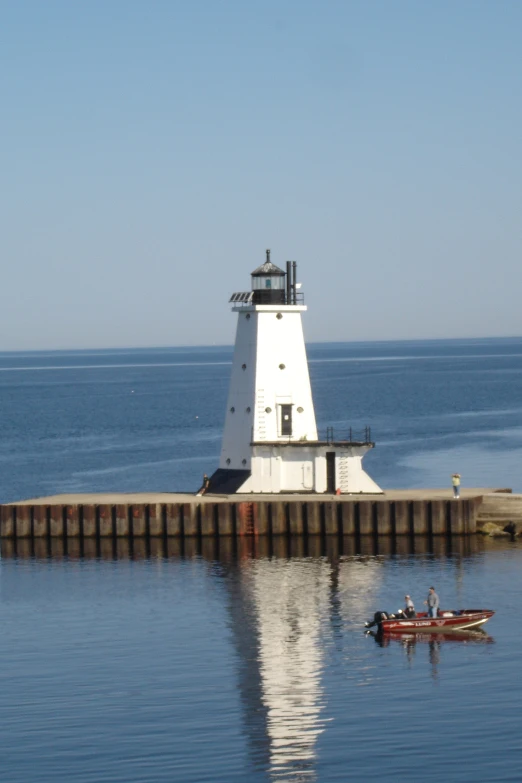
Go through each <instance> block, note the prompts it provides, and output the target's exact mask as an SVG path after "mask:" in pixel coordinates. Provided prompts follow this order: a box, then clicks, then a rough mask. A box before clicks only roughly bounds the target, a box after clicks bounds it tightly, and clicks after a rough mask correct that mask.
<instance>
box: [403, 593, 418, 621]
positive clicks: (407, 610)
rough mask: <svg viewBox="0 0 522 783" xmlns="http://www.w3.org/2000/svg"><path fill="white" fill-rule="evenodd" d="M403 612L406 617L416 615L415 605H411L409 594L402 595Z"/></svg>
mask: <svg viewBox="0 0 522 783" xmlns="http://www.w3.org/2000/svg"><path fill="white" fill-rule="evenodd" d="M403 614H404V615H405V616H406V617H415V616H416V612H415V607H414V605H413V601H412V600H411V596H409V595H405V596H404V609H403Z"/></svg>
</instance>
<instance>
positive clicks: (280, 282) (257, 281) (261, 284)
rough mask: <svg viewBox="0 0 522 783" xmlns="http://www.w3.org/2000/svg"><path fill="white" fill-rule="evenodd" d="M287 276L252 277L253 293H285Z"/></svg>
mask: <svg viewBox="0 0 522 783" xmlns="http://www.w3.org/2000/svg"><path fill="white" fill-rule="evenodd" d="M284 288H285V275H256V276H255V277H254V275H252V291H270V290H272V291H283V290H284Z"/></svg>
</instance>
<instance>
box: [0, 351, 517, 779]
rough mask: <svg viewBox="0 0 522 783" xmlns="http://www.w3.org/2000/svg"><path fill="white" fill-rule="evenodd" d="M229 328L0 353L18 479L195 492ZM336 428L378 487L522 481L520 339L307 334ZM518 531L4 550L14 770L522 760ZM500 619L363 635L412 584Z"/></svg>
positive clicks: (214, 416)
mask: <svg viewBox="0 0 522 783" xmlns="http://www.w3.org/2000/svg"><path fill="white" fill-rule="evenodd" d="M231 355H232V354H231V349H228V348H206V349H205V348H200V349H170V350H167V349H162V350H156V351H119V352H78V353H65V352H56V353H49V354H37V353H34V354H0V432H1V434H2V437H1V439H0V467H1V471H0V500H1V501H2V502H7V501H9V500H15V499H17V498H23V497H30V496H36V495H41V494H49V493H54V492H63V491H70V492H72V491H102V490H119V491H131V490H134V491H138V490H186V489H188V490H190V489H194V488H195V487H196V486H197V485H198V484H199V482H200V480H201V475H202V473H203V472H204V471H206V472H207V473H210V472H211V471H212V470H213V469H214V467H215V466H216V465H217V459H218V454H219V449H220V437H221V427H222V422H223V419H224V410H225V403H226V394H227V388H228V378H229V373H230V362H231ZM309 356H310V360H311V361H310V371H311V375H312V387H313V391H314V398H315V403H316V412H317V416H318V424H319V426H320V428H325V427H326V426H333V427H334V428H335V430H336V432H339V433H341V432H342V431H343V430H346V429H347V428H348V427H349V426H352V427H354V428H358V427H363V426H365V425H370V426H371V427H372V433H373V437H374V438H375V440H376V442H377V448H376V449H375V450H374V452H372V453H371V454H369V455H368V457H367V458H366V460H365V464H366V466H367V468H368V470H369V472H370V473H371V474H372V476H373V477H374V478H375V479H376V480H377V481H378V483H380V484H381V485H382V486H383V487H430V486H432V487H440V486H448V485H449V476H450V474H451V473H452V472H454V471H456V470H458V471H459V472H460V473H461V474H462V477H463V484H464V485H467V486H481V485H482V486H511V487H512V488H513V489H514V490H518V491H522V479H521V475H522V471H521V465H522V461H521V456H522V340H520V339H517V340H515V339H513V340H485V341H471V340H468V341H440V342H439V341H437V342H434V341H431V342H417V343H380V344H377V343H371V344H363V343H361V344H343V345H336V344H330V345H317V346H310V348H309ZM521 574H522V544H519V543H518V542H516V543H511V542H504V541H502V542H494V541H489V540H487V541H484V540H483V539H479V540H475V539H473V540H471V541H466V540H459V539H453V540H452V541H450V542H447V541H446V540H432V541H430V540H424V539H418V540H416V541H415V551H412V550H411V549H410V542H409V541H408V540H397V541H390V540H379V541H373V539H369V540H362V541H361V542H359V543H357V544H356V542H354V540H352V539H346V540H344V541H343V540H337V539H336V538H334V539H330V538H329V539H326V540H322V539H320V538H319V539H318V540H313V539H312V540H309V541H306V542H305V541H301V540H297V541H295V540H294V541H287V540H286V539H281V540H275V541H273V542H266V541H262V540H261V541H259V542H257V543H256V544H253V543H252V542H239V543H237V544H236V543H234V542H231V541H227V540H223V539H221V540H219V541H202V542H197V541H185V542H183V543H181V542H177V541H172V540H171V541H169V542H164V541H161V540H160V541H150V542H145V541H143V542H139V541H138V542H133V543H132V547H131V545H130V544H129V542H117V543H116V544H115V543H113V542H112V541H104V542H98V543H96V542H85V546H84V549H83V550H82V551H80V549H79V543H78V542H69V544H68V548H67V550H66V551H65V550H64V546H63V542H60V541H55V542H52V544H51V543H50V542H47V541H38V542H35V543H34V544H31V543H30V542H18V543H17V545H16V548H14V547H13V546H12V545H11V544H9V543H4V545H3V547H2V558H1V560H0V627H1V629H2V632H1V634H0V672H1V677H2V686H1V689H0V722H1V726H2V731H1V732H0V770H1V779H2V781H4V780H5V781H6V782H7V783H33V782H34V783H47V782H48V781H49V782H50V781H53V782H54V781H60V780H63V781H68V782H69V781H73V782H74V783H87V782H89V783H94V782H95V781H96V783H99V782H100V781H103V782H105V781H106V782H107V783H113V782H114V783H116V782H118V783H119V782H121V783H135V782H136V783H137V782H138V781H139V783H154V782H155V781H187V783H191V782H192V781H193V782H194V783H196V782H197V783H200V781H209V782H210V781H218V782H219V783H220V782H221V781H223V783H224V782H225V781H226V782H227V783H228V782H229V781H249V783H258V782H259V783H286V782H287V781H300V782H303V783H304V782H306V783H308V782H309V783H315V781H317V783H330V781H346V780H354V781H360V780H370V781H372V780H382V779H387V780H391V781H401V782H403V781H406V782H409V781H411V783H418V781H419V780H423V781H429V782H431V781H433V782H434V783H435V781H436V782H437V783H439V781H441V780H451V781H452V783H453V782H455V783H460V782H461V781H462V783H464V782H466V783H468V782H469V783H489V781H518V780H520V763H519V756H520V730H521V721H520V717H519V715H520V703H521V699H522V685H521V678H520V676H519V668H520V665H519V656H518V651H519V650H520V648H521V641H522V639H521V637H522V630H521V628H520V624H519V623H517V622H515V621H514V619H513V618H515V617H516V615H515V602H516V601H517V599H518V594H519V592H520V588H521V586H522V578H521ZM431 584H434V585H435V586H436V587H437V590H438V592H439V594H440V596H441V598H442V603H443V605H444V606H445V607H447V608H461V607H466V606H467V607H479V608H482V607H485V608H492V609H495V610H496V614H495V616H494V617H493V619H492V620H491V621H490V622H489V623H488V624H487V625H486V629H487V631H488V634H485V635H477V636H473V637H465V638H464V639H461V640H458V639H457V640H455V639H452V638H449V639H447V638H445V637H441V638H437V639H431V638H427V637H424V636H419V637H417V638H416V639H407V638H406V639H402V640H399V641H395V640H392V641H390V642H389V644H384V645H383V644H382V643H380V642H379V640H377V639H375V638H374V637H373V636H371V635H370V636H369V635H365V634H364V632H363V624H364V621H365V620H366V619H369V618H370V617H371V616H372V615H373V612H374V611H375V610H377V609H386V610H394V609H397V608H398V607H399V606H400V605H401V604H402V598H403V595H404V593H405V592H408V593H410V594H411V595H412V597H413V598H414V600H415V602H416V604H417V607H418V608H421V604H422V600H423V599H424V597H425V595H426V593H427V589H428V587H429V586H430V585H431Z"/></svg>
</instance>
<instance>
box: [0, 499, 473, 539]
mask: <svg viewBox="0 0 522 783" xmlns="http://www.w3.org/2000/svg"><path fill="white" fill-rule="evenodd" d="M481 502H482V498H480V497H478V498H471V499H465V500H464V499H462V500H458V501H454V500H395V501H393V500H343V499H340V500H334V501H332V500H292V501H279V500H267V501H261V502H257V501H256V502H247V501H243V502H223V501H220V502H215V503H214V502H211V501H210V500H205V501H203V502H201V501H199V500H197V499H194V501H193V502H190V503H150V504H144V503H140V504H133V505H130V504H123V505H119V504H118V505H108V504H105V505H95V504H86V505H72V506H70V505H34V506H32V505H17V504H13V505H4V506H1V507H0V512H1V514H0V536H1V538H3V539H15V538H16V539H26V538H43V537H49V538H84V539H89V538H143V537H145V536H152V537H156V536H165V537H177V538H189V537H194V536H201V537H209V536H249V535H254V536H284V535H288V536H312V535H326V536H329V535H334V536H335V535H339V536H370V535H378V536H395V535H399V536H400V535H410V536H416V535H422V536H425V535H433V536H446V535H469V534H473V533H475V532H476V529H477V515H478V511H479V508H480V505H481Z"/></svg>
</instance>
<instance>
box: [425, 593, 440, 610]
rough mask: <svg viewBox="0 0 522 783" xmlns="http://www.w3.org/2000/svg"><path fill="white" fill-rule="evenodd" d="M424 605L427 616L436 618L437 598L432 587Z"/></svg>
mask: <svg viewBox="0 0 522 783" xmlns="http://www.w3.org/2000/svg"><path fill="white" fill-rule="evenodd" d="M424 603H425V604H427V605H428V616H429V617H437V612H438V610H439V596H438V595H437V593H436V592H435V588H434V587H430V590H429V593H428V597H427V599H426V600H425V601H424Z"/></svg>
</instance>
